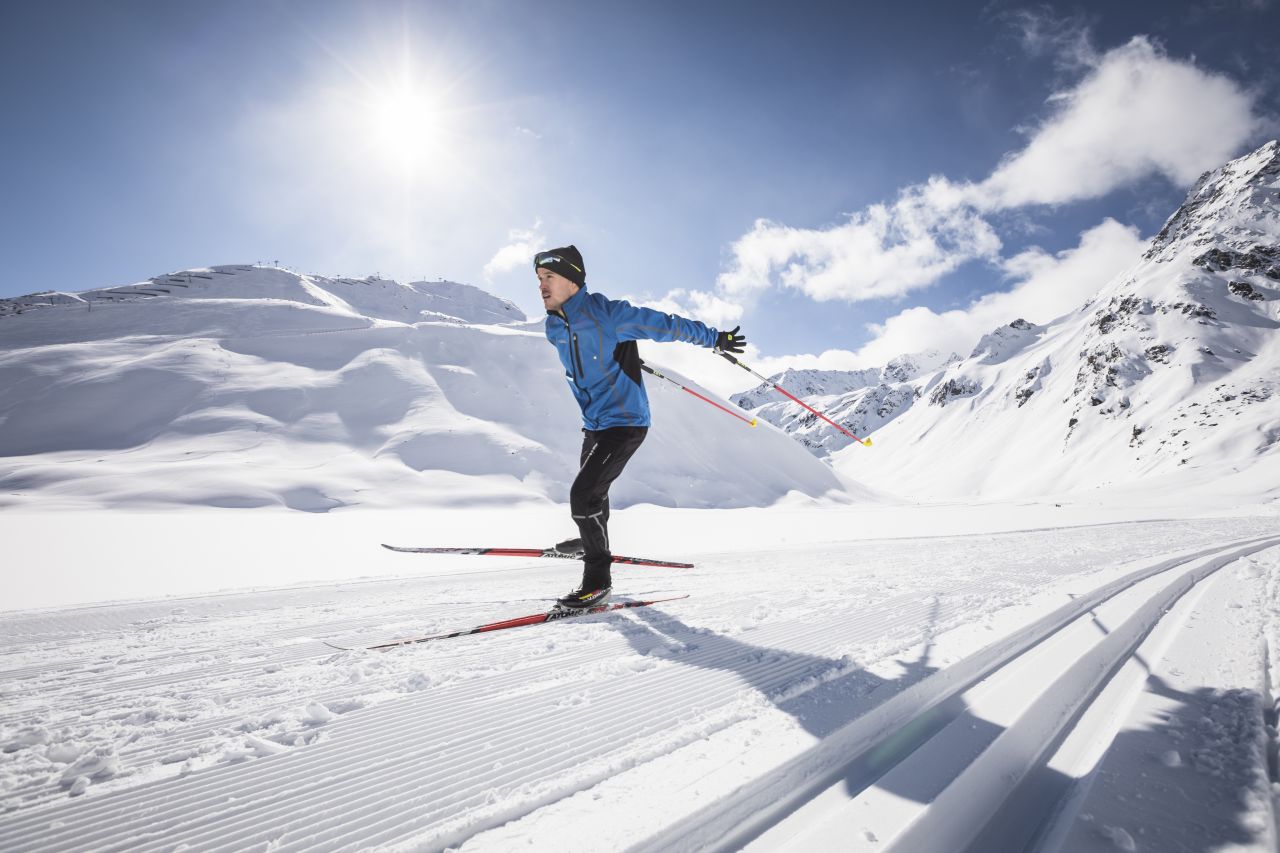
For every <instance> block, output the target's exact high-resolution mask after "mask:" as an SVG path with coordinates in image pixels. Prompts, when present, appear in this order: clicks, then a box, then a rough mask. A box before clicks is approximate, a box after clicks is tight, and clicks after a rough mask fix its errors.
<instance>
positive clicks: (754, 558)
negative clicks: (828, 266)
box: [0, 144, 1280, 853]
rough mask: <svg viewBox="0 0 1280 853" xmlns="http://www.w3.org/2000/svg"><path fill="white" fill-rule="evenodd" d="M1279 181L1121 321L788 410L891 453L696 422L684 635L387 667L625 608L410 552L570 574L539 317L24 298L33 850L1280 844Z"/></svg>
mask: <svg viewBox="0 0 1280 853" xmlns="http://www.w3.org/2000/svg"><path fill="white" fill-rule="evenodd" d="M1278 158H1280V149H1277V148H1276V146H1275V145H1274V144H1271V145H1269V146H1264V147H1263V148H1262V149H1260V150H1259V151H1258V152H1254V153H1253V154H1250V155H1248V156H1246V157H1244V158H1241V159H1240V160H1237V161H1235V162H1233V163H1231V164H1228V165H1227V166H1225V167H1224V168H1223V169H1221V170H1218V171H1216V172H1213V173H1210V174H1208V175H1206V176H1205V177H1204V178H1203V179H1202V180H1201V181H1200V183H1199V184H1197V187H1196V188H1195V189H1194V190H1193V191H1192V193H1191V195H1190V196H1189V198H1188V202H1187V204H1185V205H1184V206H1183V207H1182V208H1181V209H1180V211H1179V212H1178V213H1177V214H1175V216H1174V217H1173V218H1171V220H1170V224H1169V225H1168V226H1167V227H1166V229H1165V231H1164V232H1162V234H1161V235H1159V236H1158V237H1157V239H1156V240H1155V241H1154V242H1153V245H1152V249H1151V251H1150V252H1148V253H1147V256H1145V257H1143V258H1141V259H1137V260H1136V262H1135V265H1134V267H1133V268H1132V269H1131V270H1129V271H1127V272H1126V273H1124V274H1122V275H1121V276H1119V277H1117V278H1116V279H1115V280H1113V281H1112V282H1109V283H1099V284H1100V288H1101V289H1100V290H1099V291H1098V293H1097V295H1096V296H1095V297H1094V298H1093V299H1092V300H1090V302H1089V303H1088V304H1087V305H1085V306H1083V307H1082V308H1081V309H1080V310H1079V311H1077V312H1073V313H1072V314H1069V315H1067V316H1065V317H1060V318H1025V319H1022V318H1009V320H1010V322H1009V323H1008V324H1007V325H1004V326H1002V327H1000V328H999V329H996V330H993V332H992V333H991V334H990V335H988V336H986V337H984V338H983V339H982V341H980V342H979V343H978V345H977V346H976V347H975V348H974V350H973V351H972V352H971V353H970V355H969V356H968V357H967V358H961V357H959V356H954V355H944V354H942V353H937V352H933V353H923V354H917V355H915V356H904V357H902V358H899V359H895V360H893V361H892V362H890V363H889V364H888V365H885V366H884V367H883V368H879V369H876V370H870V371H864V372H859V373H857V374H856V375H849V374H840V373H834V372H818V371H808V372H794V373H790V374H786V375H784V376H783V377H781V379H780V381H781V380H785V382H784V387H787V386H788V385H794V386H795V388H796V389H797V390H800V391H802V392H803V393H804V394H805V395H806V396H807V397H808V398H809V399H810V400H812V401H814V402H818V403H821V406H820V408H824V409H825V410H827V411H829V412H831V413H833V414H836V415H838V416H839V417H841V418H847V419H849V420H848V421H847V422H848V423H849V424H850V425H856V426H858V427H859V429H861V428H862V427H866V426H870V427H871V428H872V429H874V430H875V433H874V435H875V444H874V445H873V446H872V447H870V448H868V447H863V446H859V447H852V446H850V445H849V444H848V442H847V440H843V439H841V440H839V441H837V440H835V438H834V435H835V434H834V432H833V431H831V430H830V429H829V428H827V427H820V426H818V425H817V424H816V423H807V422H805V421H804V420H803V417H802V416H801V415H799V414H798V413H797V412H796V411H794V407H793V406H792V404H790V403H786V402H781V401H778V400H776V399H774V397H773V396H771V395H772V393H773V392H768V393H766V391H767V389H756V391H753V392H748V394H747V395H744V396H742V397H741V398H735V401H736V402H740V403H742V404H744V405H745V406H747V407H754V409H755V410H757V411H759V412H760V413H761V414H762V415H763V416H764V417H763V418H762V420H763V421H764V422H763V423H762V424H761V425H760V426H759V427H757V428H756V429H749V428H746V427H745V426H744V425H743V424H741V423H739V422H737V421H735V420H733V419H731V418H727V417H725V416H724V415H723V413H719V412H716V411H715V410H714V409H712V408H711V407H708V406H706V404H705V403H702V402H699V401H697V400H696V399H694V398H692V397H691V396H690V395H687V394H684V393H682V392H680V391H679V389H675V388H671V387H668V386H667V385H665V384H661V383H658V384H653V383H651V384H650V396H651V400H652V402H653V409H654V420H655V426H654V429H653V430H652V432H651V435H650V437H649V439H648V441H647V442H646V444H645V446H644V448H642V450H641V452H640V453H639V454H638V455H637V457H636V460H635V462H634V463H633V464H632V465H631V466H629V467H628V470H627V472H626V474H625V475H624V477H623V478H622V479H621V480H619V482H618V483H617V484H616V486H615V489H614V491H613V517H612V522H613V523H612V525H611V534H612V546H613V548H614V549H615V550H616V551H617V552H619V553H624V554H630V555H634V556H643V557H652V558H657V559H667V560H688V561H691V562H694V563H696V564H697V566H696V568H694V569H673V568H665V567H642V566H626V565H619V566H617V567H615V570H614V578H615V596H616V598H617V599H618V600H621V601H627V600H636V599H641V598H643V599H652V598H672V599H677V597H679V598H678V600H671V601H664V602H663V603H661V604H659V605H655V606H652V607H646V608H637V609H631V610H626V611H616V612H612V613H608V614H596V615H588V616H583V617H579V618H576V619H571V620H559V621H556V622H553V623H549V624H544V625H539V626H535V627H526V628H519V629H513V630H507V631H499V632H493V633H484V634H478V635H471V636H466V637H462V638H458V639H453V640H447V641H438V642H429V643H423V644H417V645H409V646H401V647H397V648H394V649H392V650H390V651H386V652H374V651H370V650H368V647H369V646H372V645H377V644H380V643H386V642H389V641H393V640H396V639H403V638H405V637H412V636H422V635H424V634H432V633H440V632H445V631H451V630H458V629H464V628H468V627H472V626H476V625H479V624H483V623H489V622H493V621H498V620H503V619H510V618H515V617H518V616H522V615H527V614H536V613H541V612H543V611H545V609H546V608H547V607H548V606H549V599H550V598H551V597H553V596H555V595H557V594H559V593H561V592H563V591H564V590H566V589H568V588H569V587H570V586H571V585H573V584H574V583H575V582H576V580H577V578H578V575H579V572H580V566H579V565H578V564H577V563H575V562H573V561H556V560H546V559H542V560H533V559H512V558H497V557H478V556H444V555H441V556H436V555H430V556H428V555H421V554H405V553H393V552H391V551H388V550H386V549H383V548H381V547H379V545H380V544H381V543H384V542H385V543H391V544H396V545H405V546H415V545H417V546H483V545H488V546H508V547H520V546H523V547H543V546H546V545H550V544H551V543H554V542H555V541H557V540H560V539H563V538H567V537H568V536H570V535H572V532H573V531H572V526H571V523H570V519H569V518H568V512H567V509H566V507H565V499H566V496H567V490H568V485H569V483H570V481H571V480H572V477H573V474H574V472H575V469H576V466H575V464H574V463H575V461H576V459H577V451H578V444H579V441H580V438H579V435H578V419H577V413H576V410H575V408H574V405H573V402H572V399H571V398H570V396H569V394H568V391H567V389H566V388H565V385H564V377H563V373H562V370H561V369H560V367H559V364H558V361H557V359H556V358H555V356H554V353H553V352H552V351H551V349H550V347H549V346H548V345H547V344H546V342H545V340H543V338H542V333H541V330H540V327H539V322H538V321H537V320H536V319H535V320H533V321H530V320H529V319H527V318H525V317H523V316H521V315H520V314H519V312H518V311H517V310H516V309H515V308H514V306H512V305H511V304H510V303H507V302H504V301H503V300H500V299H496V298H494V297H492V296H490V295H488V294H486V293H484V292H483V291H481V290H479V289H477V288H473V287H469V286H467V285H463V284H457V283H452V282H443V281H437V282H414V283H412V284H409V285H403V284H399V283H397V282H390V281H386V280H383V279H379V278H376V277H375V278H367V279H331V278H325V277H321V276H313V275H304V274H299V273H295V272H292V271H289V270H283V269H275V268H268V267H252V266H245V265H230V266H219V267H202V268H197V269H191V270H184V271H181V272H177V273H172V274H167V275H164V276H157V277H156V278H154V279H150V280H148V281H146V282H141V283H139V284H136V285H129V286H125V287H114V288H105V289H101V290H97V291H89V292H85V293H76V294H72V293H63V292H60V291H46V292H43V293H38V294H32V295H30V296H27V297H21V298H19V299H15V300H0V382H3V386H4V388H5V394H4V395H3V397H0V506H2V507H3V511H2V512H0V537H2V538H3V541H4V542H5V543H6V547H5V552H4V559H5V566H6V569H8V571H7V572H6V585H5V597H4V599H3V601H0V638H3V642H2V643H0V849H4V850H10V849H14V850H19V849H20V850H27V849H31V850H45V849H48V850H80V849H83V850H98V849H128V850H138V851H145V850H173V849H201V850H203V849H228V850H242V849H263V850H266V849H270V850H361V849H380V850H404V851H410V850H412V851H419V850H446V849H449V850H455V849H456V850H462V851H486V850H493V851H508V850H511V849H517V848H526V847H527V848H532V849H550V848H554V849H564V850H600V849H609V850H612V849H632V850H651V851H659V850H660V851H664V853H665V851H678V850H702V849H714V850H721V849H726V850H727V849H744V848H745V849H751V850H787V849H790V850H814V849H841V850H875V851H883V850H890V851H910V853H921V851H931V850H936V851H948V853H950V851H971V853H978V851H990V850H1040V851H1088V850H1162V851H1163V850H1179V849H1181V850H1196V851H1208V850H1219V849H1231V850H1241V851H1263V850H1274V849H1275V847H1276V843H1277V833H1276V826H1277V823H1276V805H1277V795H1276V792H1277V790H1280V788H1278V787H1277V785H1280V774H1278V773H1277V770H1276V755H1277V736H1276V717H1277V707H1278V706H1277V699H1276V695H1275V692H1274V687H1273V685H1275V684H1276V683H1277V682H1278V680H1280V663H1277V660H1278V659H1280V656H1277V654H1276V652H1275V649H1276V648H1277V643H1280V604H1277V602H1278V601H1280V518H1278V517H1277V515H1278V514H1277V509H1278V508H1280V505H1278V504H1277V502H1276V498H1277V497H1280V492H1278V491H1277V483H1280V461H1278V460H1280V451H1277V450H1276V449H1275V448H1276V444H1277V441H1276V439H1277V438H1278V437H1280V410H1278V409H1277V406H1280V402H1277V401H1280V388H1278V387H1277V385H1276V376H1277V375H1278V374H1277V367H1278V366H1280V337H1277V334H1276V330H1277V329H1280V314H1277V311H1280V307H1278V306H1280V299H1278V298H1277V297H1280V289H1277V287H1276V286H1275V281H1276V280H1278V279H1280V271H1274V270H1273V266H1272V264H1273V262H1275V260H1276V252H1275V246H1276V245H1277V243H1280V240H1278V239H1277V237H1278V235H1280V228H1278V227H1277V222H1278V221H1280V220H1278V219H1277V216H1276V215H1275V210H1276V206H1277V203H1278V198H1277V195H1276V193H1277V190H1280V186H1278V185H1277V184H1276V181H1277V172H1276V164H1277V163H1278V162H1280V159H1278ZM1273 271H1274V274H1273ZM1246 285H1247V287H1246ZM1256 297H1260V298H1256ZM652 352H654V353H655V354H656V353H661V352H662V350H661V348H660V347H656V348H654V349H653V350H652ZM706 363H707V368H706V369H707V370H712V369H729V368H728V367H727V366H725V365H724V363H723V362H722V361H721V360H719V359H715V358H711V357H708V359H707V362H706ZM664 372H667V373H670V374H672V375H673V376H674V375H675V374H674V372H673V371H669V370H666V369H665V368H664ZM677 378H679V379H680V380H681V381H682V382H684V383H685V384H689V385H691V387H695V388H699V390H700V391H701V390H702V389H701V388H700V387H699V386H697V385H696V384H694V383H695V381H696V378H697V377H683V376H679V377H677ZM703 393H706V392H703ZM708 396H714V395H710V394H708ZM717 399H718V398H717ZM855 422H856V423H855ZM775 424H777V425H778V426H775ZM779 427H781V428H779ZM793 435H794V436H795V437H797V438H799V439H801V441H797V440H795V438H793V437H792V436H793ZM682 596H687V597H682ZM329 644H333V645H329ZM334 646H341V647H350V648H351V649H352V650H349V651H348V650H340V649H336V648H334ZM584 826H585V827H588V829H587V830H586V831H584V829H583V827H584Z"/></svg>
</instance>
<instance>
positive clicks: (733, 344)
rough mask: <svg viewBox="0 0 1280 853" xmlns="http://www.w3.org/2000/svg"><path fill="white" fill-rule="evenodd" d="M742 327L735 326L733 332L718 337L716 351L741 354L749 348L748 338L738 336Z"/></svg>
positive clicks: (723, 333) (722, 333)
mask: <svg viewBox="0 0 1280 853" xmlns="http://www.w3.org/2000/svg"><path fill="white" fill-rule="evenodd" d="M741 328H742V327H741V326H734V327H733V331H732V332H721V333H720V334H718V335H716V351H717V352H728V353H735V354H737V353H741V352H742V351H743V350H745V349H746V348H747V338H746V336H745V335H740V334H738V330H739V329H741Z"/></svg>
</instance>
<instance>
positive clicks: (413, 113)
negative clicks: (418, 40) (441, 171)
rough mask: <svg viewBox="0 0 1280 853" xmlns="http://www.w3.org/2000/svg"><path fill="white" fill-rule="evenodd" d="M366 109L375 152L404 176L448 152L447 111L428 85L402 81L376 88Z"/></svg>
mask: <svg viewBox="0 0 1280 853" xmlns="http://www.w3.org/2000/svg"><path fill="white" fill-rule="evenodd" d="M367 109H368V115H367V116H366V117H365V120H366V130H367V132H368V140H369V143H370V146H371V147H372V149H373V153H374V154H375V155H376V156H378V157H379V158H381V159H382V160H383V163H384V165H386V166H388V167H390V168H391V169H393V170H394V171H396V172H398V173H399V174H401V175H402V176H406V177H411V176H414V175H417V174H421V173H422V172H424V171H425V170H427V169H429V168H430V166H431V165H432V164H433V163H434V162H436V161H438V160H440V159H441V158H442V157H443V155H444V154H445V143H446V139H447V136H448V134H449V128H448V123H447V113H446V110H445V109H444V105H443V104H442V103H441V102H440V101H439V100H438V99H437V98H434V97H432V95H431V93H430V92H429V91H428V90H426V89H425V88H418V87H415V86H411V85H408V84H400V85H397V86H394V87H392V88H388V89H384V90H381V91H377V92H374V93H372V95H371V97H370V98H369V101H368V104H367Z"/></svg>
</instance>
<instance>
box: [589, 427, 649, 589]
mask: <svg viewBox="0 0 1280 853" xmlns="http://www.w3.org/2000/svg"><path fill="white" fill-rule="evenodd" d="M648 433H649V428H648V427H610V428H608V429H602V430H587V429H584V430H583V431H582V458H581V460H580V462H579V465H580V466H581V467H580V468H579V469H578V476H577V477H576V478H575V479H574V481H573V486H572V488H570V489H569V511H570V512H571V513H573V520H574V522H575V523H576V524H577V525H578V532H579V534H580V535H581V536H582V546H583V551H584V553H583V555H582V561H583V569H582V585H583V588H585V589H599V588H601V587H605V586H613V579H612V577H611V575H610V571H609V567H610V566H611V565H612V564H613V555H612V554H611V553H610V552H609V487H610V486H611V485H613V481H614V480H616V479H618V475H619V474H621V473H622V469H623V468H625V467H626V465H627V462H628V461H629V460H630V459H631V456H632V454H634V453H635V452H636V450H637V449H638V448H639V447H640V445H641V443H642V442H644V437H645V436H646V435H647V434H648Z"/></svg>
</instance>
